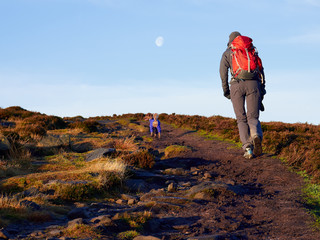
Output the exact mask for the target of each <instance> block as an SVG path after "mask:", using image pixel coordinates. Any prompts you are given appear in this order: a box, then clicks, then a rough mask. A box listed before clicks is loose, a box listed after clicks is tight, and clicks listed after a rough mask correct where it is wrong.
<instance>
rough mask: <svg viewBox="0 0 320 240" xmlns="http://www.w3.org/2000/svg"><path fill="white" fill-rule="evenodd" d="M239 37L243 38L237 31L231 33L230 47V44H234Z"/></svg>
mask: <svg viewBox="0 0 320 240" xmlns="http://www.w3.org/2000/svg"><path fill="white" fill-rule="evenodd" d="M238 36H241V34H240V33H239V32H237V31H235V32H232V33H230V35H229V42H228V47H229V46H230V44H231V43H232V41H233V40H234V39H235V38H236V37H238Z"/></svg>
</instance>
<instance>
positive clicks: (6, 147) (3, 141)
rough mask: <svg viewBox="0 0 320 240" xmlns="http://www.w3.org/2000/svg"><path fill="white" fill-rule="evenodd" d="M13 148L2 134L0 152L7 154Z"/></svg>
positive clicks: (0, 136)
mask: <svg viewBox="0 0 320 240" xmlns="http://www.w3.org/2000/svg"><path fill="white" fill-rule="evenodd" d="M10 148H11V145H10V142H9V141H8V139H7V138H6V137H5V136H3V135H1V134H0V154H6V153H7V152H8V151H9V150H10Z"/></svg>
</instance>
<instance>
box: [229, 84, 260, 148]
mask: <svg viewBox="0 0 320 240" xmlns="http://www.w3.org/2000/svg"><path fill="white" fill-rule="evenodd" d="M230 85H231V86H230V95H231V101H232V105H233V110H234V113H235V115H236V118H237V124H238V129H239V134H240V140H241V142H242V148H243V149H244V150H245V149H246V148H247V147H250V146H252V144H253V137H254V136H256V135H258V136H259V137H260V138H261V140H262V137H263V134H262V129H261V123H260V121H259V108H260V83H259V82H258V81H255V80H250V81H249V80H247V81H238V82H237V81H233V82H231V84H230ZM245 102H246V105H247V108H245Z"/></svg>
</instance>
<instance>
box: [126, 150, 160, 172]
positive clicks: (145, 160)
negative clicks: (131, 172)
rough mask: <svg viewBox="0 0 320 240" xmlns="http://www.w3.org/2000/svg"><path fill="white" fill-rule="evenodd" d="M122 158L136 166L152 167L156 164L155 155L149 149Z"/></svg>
mask: <svg viewBox="0 0 320 240" xmlns="http://www.w3.org/2000/svg"><path fill="white" fill-rule="evenodd" d="M122 159H123V160H124V161H125V163H127V164H128V165H130V166H135V167H139V168H152V167H153V165H154V163H155V162H154V156H153V155H152V154H151V153H149V152H148V151H147V150H144V151H138V152H134V153H131V154H129V155H125V156H123V157H122Z"/></svg>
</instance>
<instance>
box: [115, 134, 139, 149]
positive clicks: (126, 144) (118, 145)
mask: <svg viewBox="0 0 320 240" xmlns="http://www.w3.org/2000/svg"><path fill="white" fill-rule="evenodd" d="M134 139H135V137H134V136H132V137H129V138H120V139H116V140H114V143H113V147H114V148H115V149H117V150H123V151H132V152H134V151H137V150H138V148H139V147H138V145H137V144H136V143H135V142H134Z"/></svg>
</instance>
